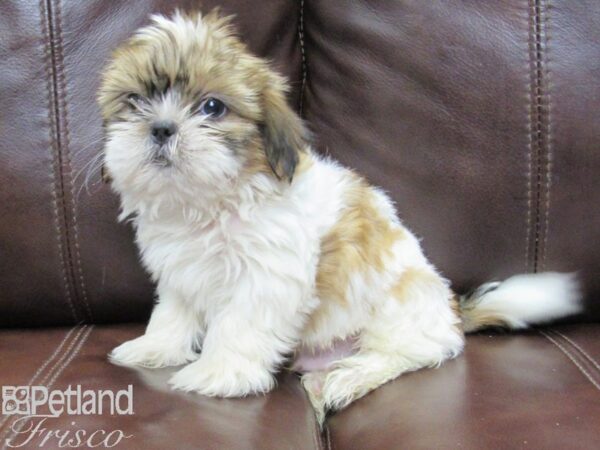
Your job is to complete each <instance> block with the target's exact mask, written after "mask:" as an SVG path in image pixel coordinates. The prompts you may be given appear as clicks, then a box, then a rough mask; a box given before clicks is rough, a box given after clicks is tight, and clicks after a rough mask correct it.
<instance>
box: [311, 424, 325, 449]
mask: <svg viewBox="0 0 600 450" xmlns="http://www.w3.org/2000/svg"><path fill="white" fill-rule="evenodd" d="M312 422H313V425H314V426H315V429H314V430H313V433H312V435H313V444H314V445H315V448H316V449H317V450H323V445H322V443H321V442H322V441H321V439H322V438H321V435H320V433H319V424H318V423H317V421H316V420H313V421H312Z"/></svg>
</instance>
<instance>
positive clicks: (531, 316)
mask: <svg viewBox="0 0 600 450" xmlns="http://www.w3.org/2000/svg"><path fill="white" fill-rule="evenodd" d="M460 307H461V313H462V318H463V327H464V330H465V332H469V331H475V330H479V329H481V328H486V327H490V326H502V327H507V328H512V329H519V328H527V327H528V326H529V325H533V324H540V323H545V322H549V321H551V320H555V319H559V318H561V317H565V316H569V315H572V314H576V313H578V312H580V311H581V309H582V307H581V291H580V287H579V283H578V281H577V278H576V276H575V274H566V273H556V272H546V273H537V274H528V275H516V276H514V277H511V278H509V279H507V280H506V281H504V282H501V283H487V284H484V285H483V286H481V287H480V288H478V289H477V290H476V291H475V292H474V293H473V294H472V295H469V296H467V297H463V298H461V300H460Z"/></svg>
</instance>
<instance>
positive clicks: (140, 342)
mask: <svg viewBox="0 0 600 450" xmlns="http://www.w3.org/2000/svg"><path fill="white" fill-rule="evenodd" d="M108 357H109V359H110V361H111V362H112V363H113V364H117V365H119V366H139V367H148V368H153V369H155V368H159V367H166V366H178V365H180V364H184V363H186V362H188V361H192V360H194V359H196V358H197V357H198V355H197V354H196V353H194V352H193V351H192V349H185V348H180V347H176V346H174V345H172V344H171V345H169V342H168V341H167V340H164V339H159V338H156V337H153V336H150V335H144V336H140V337H138V338H136V339H133V340H131V341H127V342H125V343H124V344H121V345H119V346H118V347H117V348H115V349H114V350H113V351H112V352H110V354H109V355H108Z"/></svg>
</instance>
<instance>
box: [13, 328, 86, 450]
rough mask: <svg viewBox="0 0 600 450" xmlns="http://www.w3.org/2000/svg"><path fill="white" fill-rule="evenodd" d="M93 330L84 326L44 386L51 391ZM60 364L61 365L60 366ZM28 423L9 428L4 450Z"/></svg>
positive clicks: (27, 421)
mask: <svg viewBox="0 0 600 450" xmlns="http://www.w3.org/2000/svg"><path fill="white" fill-rule="evenodd" d="M86 328H87V332H86V333H84V334H83V336H82V332H83V331H84V330H85V329H86ZM93 328H94V326H93V325H92V326H88V325H83V326H82V327H81V329H80V330H79V331H78V332H77V335H76V336H75V338H74V339H73V341H72V342H71V344H70V345H69V347H68V348H67V350H66V351H65V353H63V355H62V357H61V358H60V359H59V360H58V361H57V362H56V364H54V366H53V368H52V370H51V371H50V372H49V373H47V374H46V376H45V377H44V379H42V381H41V384H42V385H45V386H46V387H47V388H48V389H50V388H51V387H52V385H53V383H54V382H55V381H56V380H57V378H58V377H59V376H60V374H61V373H62V372H63V371H64V370H65V369H66V368H67V366H68V365H69V364H70V363H71V362H72V361H73V359H75V357H76V356H77V355H78V354H79V352H80V350H81V348H82V347H83V344H84V343H85V342H86V341H87V339H88V337H89V336H90V334H91V333H92V330H93ZM80 336H82V337H81V339H80ZM77 341H79V342H78V343H77ZM76 343H77V345H76ZM71 352H72V353H71ZM69 353H71V355H70V356H68V358H67V359H66V360H65V358H66V357H67V355H69ZM63 361H64V363H63ZM61 363H62V364H61ZM59 364H61V365H60V366H58V365H59ZM55 370H56V371H55ZM53 371H55V373H54V376H53V377H52V378H51V379H50V382H48V378H49V376H50V374H51V373H52V372H53ZM47 382H48V383H47ZM18 419H19V416H17V418H16V419H15V421H16V420H18ZM15 421H13V425H14V423H15ZM27 423H29V420H24V421H22V422H19V426H17V427H16V428H15V429H13V425H11V426H10V427H9V428H8V430H10V431H9V433H8V435H7V436H6V439H5V440H4V445H3V447H2V450H5V449H6V447H7V444H8V442H9V441H10V440H11V439H12V438H13V437H14V436H15V435H16V434H18V433H19V431H21V429H23V427H24V426H25V425H26V424H27Z"/></svg>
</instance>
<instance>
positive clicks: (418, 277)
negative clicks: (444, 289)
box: [390, 267, 443, 302]
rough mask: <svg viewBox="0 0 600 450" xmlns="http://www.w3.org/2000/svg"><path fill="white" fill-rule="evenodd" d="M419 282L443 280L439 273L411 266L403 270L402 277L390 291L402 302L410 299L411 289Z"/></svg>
mask: <svg viewBox="0 0 600 450" xmlns="http://www.w3.org/2000/svg"><path fill="white" fill-rule="evenodd" d="M419 283H424V284H428V283H443V282H442V280H441V279H440V277H439V276H438V275H437V274H435V273H433V272H431V271H430V270H425V269H421V268H417V267H409V268H408V269H406V270H405V271H404V272H402V275H400V279H399V280H398V281H397V282H396V283H395V284H394V285H393V286H392V288H391V289H390V293H391V294H392V296H393V297H394V298H395V299H396V300H398V301H400V302H403V301H406V300H410V289H411V288H413V287H414V286H415V285H418V284H419Z"/></svg>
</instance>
